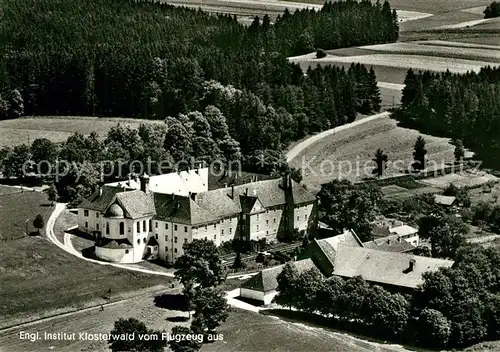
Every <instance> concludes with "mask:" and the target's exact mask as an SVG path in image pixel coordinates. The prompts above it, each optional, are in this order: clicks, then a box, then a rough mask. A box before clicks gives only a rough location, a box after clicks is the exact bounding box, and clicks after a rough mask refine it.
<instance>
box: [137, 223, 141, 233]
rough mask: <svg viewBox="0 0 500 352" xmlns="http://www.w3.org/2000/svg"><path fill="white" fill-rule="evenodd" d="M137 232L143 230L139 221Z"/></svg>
mask: <svg viewBox="0 0 500 352" xmlns="http://www.w3.org/2000/svg"><path fill="white" fill-rule="evenodd" d="M137 232H141V223H140V221H137Z"/></svg>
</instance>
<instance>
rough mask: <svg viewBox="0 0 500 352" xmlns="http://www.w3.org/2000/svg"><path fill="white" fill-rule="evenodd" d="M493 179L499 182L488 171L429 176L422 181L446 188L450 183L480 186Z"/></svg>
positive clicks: (460, 185) (459, 185)
mask: <svg viewBox="0 0 500 352" xmlns="http://www.w3.org/2000/svg"><path fill="white" fill-rule="evenodd" d="M490 181H493V182H497V181H498V178H497V177H495V176H493V175H490V174H488V173H486V172H481V171H478V172H466V171H464V172H460V173H452V174H448V175H444V176H440V177H435V178H429V179H425V180H422V181H421V182H423V183H425V184H428V185H430V186H433V187H438V188H442V189H444V188H446V187H448V185H450V184H454V185H455V186H457V187H468V188H469V187H470V188H474V187H479V186H482V185H484V184H487V183H488V182H490Z"/></svg>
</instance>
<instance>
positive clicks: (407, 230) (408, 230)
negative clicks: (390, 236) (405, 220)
mask: <svg viewBox="0 0 500 352" xmlns="http://www.w3.org/2000/svg"><path fill="white" fill-rule="evenodd" d="M389 231H390V232H391V233H395V234H397V235H399V236H407V235H413V234H416V233H418V229H416V228H414V227H411V226H408V225H401V226H396V227H392V228H390V229H389Z"/></svg>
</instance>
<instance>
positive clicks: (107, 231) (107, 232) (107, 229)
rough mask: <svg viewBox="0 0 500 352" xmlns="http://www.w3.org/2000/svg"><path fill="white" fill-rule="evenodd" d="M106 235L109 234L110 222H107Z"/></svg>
mask: <svg viewBox="0 0 500 352" xmlns="http://www.w3.org/2000/svg"><path fill="white" fill-rule="evenodd" d="M106 235H109V222H107V223H106Z"/></svg>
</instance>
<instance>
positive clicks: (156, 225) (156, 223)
mask: <svg viewBox="0 0 500 352" xmlns="http://www.w3.org/2000/svg"><path fill="white" fill-rule="evenodd" d="M157 228H158V221H155V229H157Z"/></svg>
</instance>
